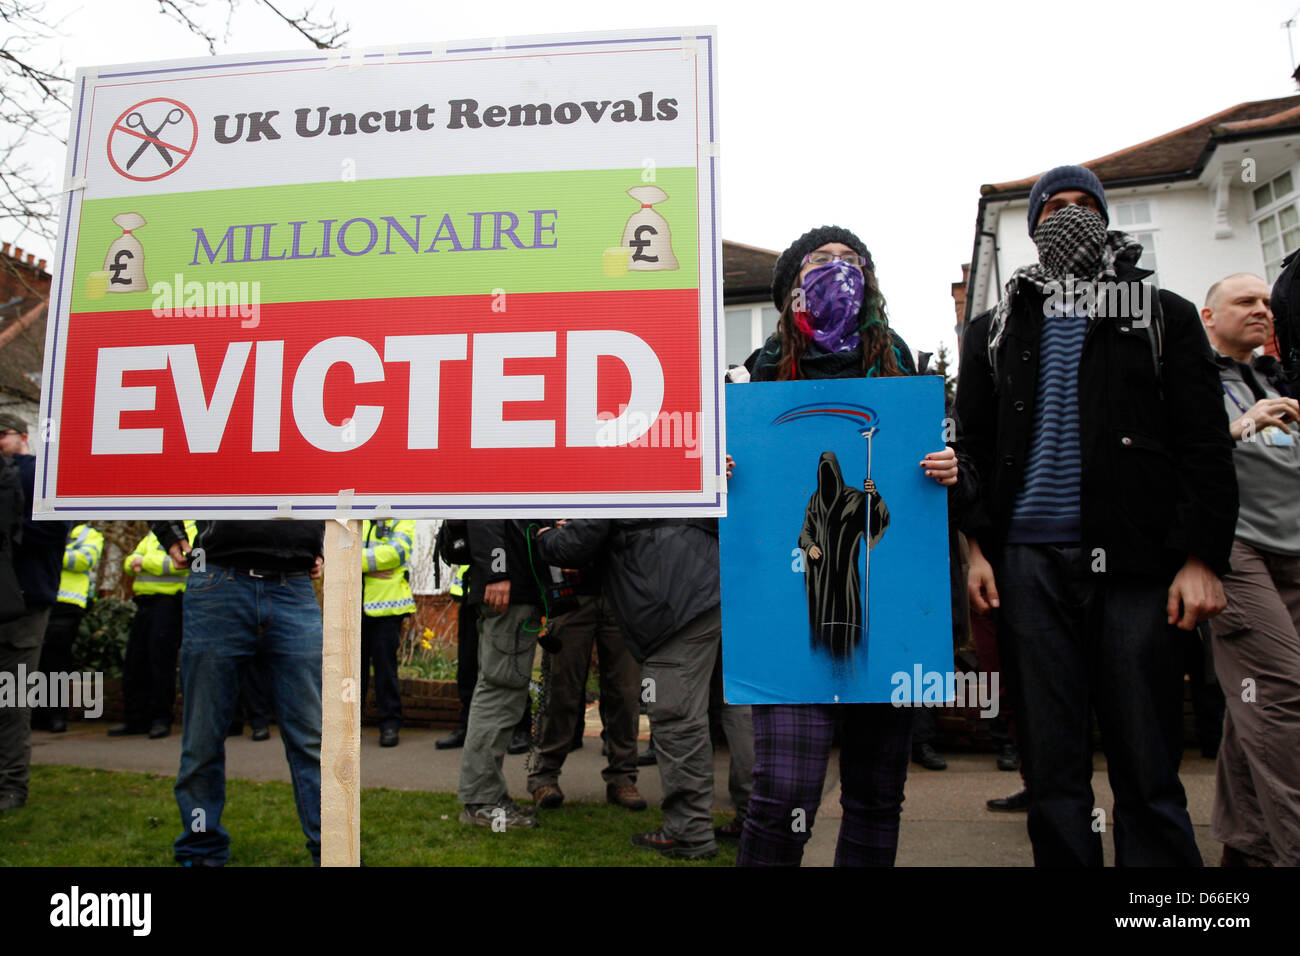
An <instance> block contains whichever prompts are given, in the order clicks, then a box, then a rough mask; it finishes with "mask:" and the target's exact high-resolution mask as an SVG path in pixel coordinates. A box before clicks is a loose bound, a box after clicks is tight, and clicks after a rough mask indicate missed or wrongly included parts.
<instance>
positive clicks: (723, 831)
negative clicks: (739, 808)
mask: <svg viewBox="0 0 1300 956" xmlns="http://www.w3.org/2000/svg"><path fill="white" fill-rule="evenodd" d="M744 829H745V818H744V817H742V816H740V815H739V814H737V815H736V816H734V817H732V818H731V819H730V820H728V821H727V822H726V823H724V824H723V825H722V826H720V827H714V828H713V838H714V839H715V840H730V841H736V840H739V839H740V834H741V832H742V831H743V830H744Z"/></svg>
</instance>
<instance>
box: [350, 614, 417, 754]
mask: <svg viewBox="0 0 1300 956" xmlns="http://www.w3.org/2000/svg"><path fill="white" fill-rule="evenodd" d="M408 616H409V615H406V614H396V615H390V616H388V617H371V616H370V615H363V616H362V618H361V700H362V702H363V703H364V701H365V699H366V690H367V689H368V688H369V686H370V666H371V664H373V665H374V668H375V709H377V710H378V711H379V726H380V729H383V730H388V729H390V728H391V729H392V730H400V729H401V727H402V688H401V684H400V682H399V681H398V679H397V646H398V644H399V643H401V640H402V623H403V622H404V621H405V620H406V619H407V617H408Z"/></svg>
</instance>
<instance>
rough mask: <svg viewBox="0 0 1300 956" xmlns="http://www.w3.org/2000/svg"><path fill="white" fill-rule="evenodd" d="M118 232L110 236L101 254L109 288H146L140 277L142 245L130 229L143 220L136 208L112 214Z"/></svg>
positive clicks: (142, 289) (132, 289)
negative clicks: (118, 234)
mask: <svg viewBox="0 0 1300 956" xmlns="http://www.w3.org/2000/svg"><path fill="white" fill-rule="evenodd" d="M113 222H115V223H116V224H117V225H118V226H119V227H120V228H121V229H122V234H121V235H120V236H118V237H117V238H116V239H114V240H113V244H112V245H111V246H109V247H108V255H107V256H105V257H104V271H105V272H107V273H108V274H109V277H108V291H109V292H142V291H144V290H145V289H147V288H149V285H148V283H147V282H146V281H145V277H144V247H143V246H142V245H140V240H139V239H137V238H136V237H135V236H133V235H132V234H131V233H132V232H133V231H134V230H136V229H139V228H140V227H141V226H143V225H144V224H145V220H144V216H142V215H140V214H139V213H138V212H124V213H120V214H118V215H116V216H114V217H113Z"/></svg>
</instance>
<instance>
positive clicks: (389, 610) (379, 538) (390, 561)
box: [361, 518, 415, 617]
mask: <svg viewBox="0 0 1300 956" xmlns="http://www.w3.org/2000/svg"><path fill="white" fill-rule="evenodd" d="M361 540H362V542H364V544H365V548H364V550H362V552H361V572H362V575H361V577H362V582H363V584H362V592H361V610H362V613H364V614H368V615H370V616H371V617H393V616H395V615H398V614H413V613H414V612H415V599H414V598H412V597H411V585H410V584H409V583H408V582H407V580H406V573H407V570H408V569H409V568H410V565H411V552H412V551H413V550H414V549H415V522H414V521H410V520H407V521H394V520H393V519H392V518H383V519H381V520H379V521H370V520H366V521H365V522H363V523H362V526H361ZM384 571H391V572H392V574H391V575H390V576H388V577H381V576H380V573H382V572H384Z"/></svg>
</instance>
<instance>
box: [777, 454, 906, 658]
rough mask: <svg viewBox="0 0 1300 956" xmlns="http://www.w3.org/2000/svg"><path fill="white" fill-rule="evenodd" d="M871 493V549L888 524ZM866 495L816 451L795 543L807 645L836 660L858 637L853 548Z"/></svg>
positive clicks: (860, 616) (860, 615)
mask: <svg viewBox="0 0 1300 956" xmlns="http://www.w3.org/2000/svg"><path fill="white" fill-rule="evenodd" d="M873 497H874V499H875V500H874V501H873V503H872V508H871V538H870V541H869V543H868V547H871V548H874V547H875V546H876V542H878V541H879V540H880V538H881V536H882V535H883V534H884V533H885V529H886V528H887V527H889V509H888V508H886V507H885V502H884V499H882V498H881V497H880V495H879V494H876V495H874V496H873ZM866 498H867V496H866V494H865V493H864V492H862V491H859V490H858V489H857V488H848V487H846V486H845V484H844V477H843V475H842V474H841V472H840V463H839V459H838V458H836V457H835V453H834V452H832V451H827V452H822V456H821V459H820V460H819V461H818V463H817V490H816V491H814V492H813V495H812V497H811V498H809V499H808V507H807V509H806V510H805V511H804V523H803V531H801V532H800V534H799V547H800V548H802V549H803V552H804V572H805V574H804V577H805V587H806V588H807V592H808V624H809V627H810V629H811V643H812V647H813V649H814V650H824V651H829V652H830V654H831V656H832V657H834V658H837V659H843V658H846V657H848V656H849V655H850V654H851V653H852V652H853V649H854V648H855V647H857V645H858V642H859V641H860V640H861V638H862V622H863V620H864V619H865V612H866V609H865V608H864V607H863V606H862V579H861V577H860V576H859V574H858V548H859V544H860V542H861V539H862V536H863V533H864V532H865V530H866V528H865V525H866V513H867V507H866ZM813 545H816V546H817V548H818V549H819V550H820V551H821V557H820V558H817V559H816V560H814V559H813V558H811V557H809V556H808V550H809V549H810V548H811V547H812V546H813Z"/></svg>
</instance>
